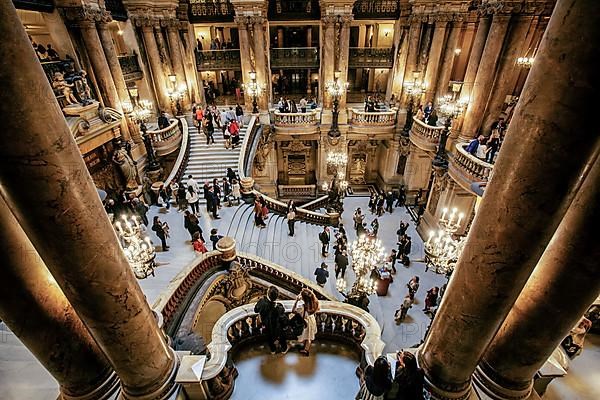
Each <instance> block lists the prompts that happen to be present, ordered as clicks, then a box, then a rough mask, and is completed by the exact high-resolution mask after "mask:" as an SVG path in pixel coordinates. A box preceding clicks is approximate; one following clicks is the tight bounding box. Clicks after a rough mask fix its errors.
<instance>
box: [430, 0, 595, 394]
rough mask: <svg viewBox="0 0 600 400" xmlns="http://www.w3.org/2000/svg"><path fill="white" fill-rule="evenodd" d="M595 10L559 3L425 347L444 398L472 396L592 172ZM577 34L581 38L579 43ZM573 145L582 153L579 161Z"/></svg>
mask: <svg viewBox="0 0 600 400" xmlns="http://www.w3.org/2000/svg"><path fill="white" fill-rule="evenodd" d="M594 7H595V6H594V5H593V2H592V1H575V2H564V1H559V2H558V3H557V5H556V8H555V10H554V14H553V16H552V18H551V20H550V24H549V26H548V29H547V31H546V34H545V36H544V39H543V40H542V44H541V46H540V50H539V52H538V55H537V59H536V63H535V64H534V65H533V67H532V69H531V72H530V73H529V78H528V79H527V83H526V85H525V88H524V90H523V94H522V96H521V101H520V102H519V104H518V105H517V107H516V109H515V112H514V116H513V118H512V122H511V124H510V126H509V128H508V132H507V135H506V138H505V141H504V143H503V145H502V152H501V153H500V155H499V156H498V160H497V161H496V163H495V165H494V177H493V178H492V180H491V181H490V183H489V184H488V185H487V188H486V194H485V196H484V197H483V199H482V201H481V205H480V206H479V210H478V212H477V215H476V216H475V220H474V221H473V225H472V227H471V230H470V232H469V235H468V237H467V242H466V245H465V250H464V251H463V253H462V255H461V257H460V259H459V260H458V264H457V266H456V269H455V271H454V274H453V275H452V278H451V280H450V284H449V286H448V290H447V291H446V294H445V295H444V297H443V299H442V302H441V304H440V307H439V310H438V312H437V315H436V317H435V319H434V321H433V324H432V326H431V330H430V333H429V336H428V337H427V339H426V341H425V344H424V345H423V347H422V349H421V350H420V352H419V357H420V360H421V365H422V367H423V368H424V371H425V374H426V377H427V380H428V382H429V384H430V385H431V386H432V387H433V388H434V391H435V392H436V393H438V394H436V397H440V396H446V395H447V396H450V397H451V398H462V397H463V396H464V395H466V393H467V392H468V387H469V381H470V376H471V373H472V372H473V371H474V369H475V366H476V364H477V363H478V361H479V360H480V359H481V356H482V355H483V353H484V351H485V349H486V348H487V346H488V345H489V343H490V342H491V340H492V339H493V337H494V335H495V334H496V332H498V329H499V328H500V326H501V324H502V322H503V321H504V319H505V317H506V316H507V315H508V313H509V311H510V310H511V307H512V306H513V305H514V303H515V301H516V300H517V298H518V296H519V294H520V293H521V291H522V288H523V287H524V286H525V283H526V282H527V279H528V278H529V276H530V274H531V272H532V271H533V269H534V268H535V266H536V264H538V260H539V259H540V257H541V256H542V254H543V252H544V250H545V248H546V247H547V246H548V243H549V242H550V239H551V238H552V236H553V235H554V233H555V231H556V229H557V227H558V225H559V223H560V222H561V220H562V219H563V216H564V215H565V213H566V211H567V209H568V208H569V206H570V204H571V202H572V200H573V198H574V196H575V193H576V192H577V190H578V189H579V188H580V185H581V184H582V182H583V180H584V178H585V175H586V174H585V169H586V167H587V168H589V164H590V161H589V160H590V157H591V155H592V154H595V153H596V152H597V151H598V148H599V147H600V143H599V139H598V136H597V135H590V134H589V126H588V125H589V124H588V120H586V119H585V118H581V112H580V111H581V110H582V109H586V108H590V109H596V108H597V107H599V106H600V99H599V98H598V96H597V94H598V90H599V89H600V76H599V75H598V73H597V71H598V65H599V63H600V60H599V58H598V52H597V49H596V47H595V46H596V45H595V44H596V43H598V42H599V41H600V25H598V23H597V20H596V18H595V17H596V14H597V13H595V11H594ZM574 35H579V40H573V37H574ZM556 54H561V55H562V57H560V58H558V57H556ZM565 76H576V77H577V79H576V80H570V79H564V77H565ZM573 149H578V150H577V151H578V154H577V157H574V156H573ZM540 166H543V168H541V167H540ZM506 177H510V179H505V178H506ZM596 184H597V181H596ZM498 204H502V205H503V206H502V207H498ZM498 221H500V222H501V223H500V224H499V223H498ZM579 239H581V240H584V239H583V238H579ZM561 240H567V239H564V238H561ZM546 300H547V299H546ZM552 301H553V302H554V301H555V299H553V300H552ZM561 301H563V304H564V305H565V307H566V304H568V303H566V302H564V299H563V300H561ZM578 306H579V305H578ZM490 310H493V312H490ZM517 311H518V310H517ZM553 324H554V323H553ZM536 338H537V336H536ZM543 343H546V344H547V343H548V342H546V341H543ZM521 351H525V349H522V350H521ZM504 356H507V357H509V355H507V354H506V353H505V354H504ZM445 392H449V393H445Z"/></svg>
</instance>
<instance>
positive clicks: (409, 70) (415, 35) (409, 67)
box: [403, 20, 422, 97]
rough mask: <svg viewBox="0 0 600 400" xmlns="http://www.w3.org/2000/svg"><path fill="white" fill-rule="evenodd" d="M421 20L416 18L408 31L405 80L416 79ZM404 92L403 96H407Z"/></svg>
mask: <svg viewBox="0 0 600 400" xmlns="http://www.w3.org/2000/svg"><path fill="white" fill-rule="evenodd" d="M421 25H422V23H421V21H420V20H414V21H412V22H411V24H410V29H409V31H408V52H407V60H406V70H405V72H404V79H403V82H412V81H414V77H413V72H416V71H417V65H418V61H419V41H420V40H421ZM405 94H406V93H405V92H403V96H404V97H406V96H405Z"/></svg>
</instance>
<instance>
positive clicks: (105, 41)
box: [98, 20, 142, 144]
mask: <svg viewBox="0 0 600 400" xmlns="http://www.w3.org/2000/svg"><path fill="white" fill-rule="evenodd" d="M107 22H108V21H106V20H105V21H102V22H101V23H99V24H98V35H99V38H100V42H101V44H102V48H103V49H104V56H105V57H106V62H107V64H108V68H109V70H110V74H111V75H112V79H113V82H114V85H115V89H116V90H117V94H118V97H119V99H120V100H121V101H125V100H129V92H128V91H127V84H126V83H125V77H124V76H123V70H121V64H120V63H119V57H118V56H117V51H116V50H115V45H114V43H113V39H112V35H111V33H110V30H109V28H108V23H107ZM121 101H120V102H119V105H118V108H117V110H119V111H120V112H123V107H122V104H121ZM111 107H113V108H115V107H114V106H111ZM123 119H124V121H123V125H125V126H126V130H125V131H123V127H121V131H122V132H124V134H123V136H124V139H125V140H129V136H131V138H132V139H133V141H134V142H135V143H138V144H139V143H142V137H141V135H140V132H139V130H138V129H137V127H136V126H135V125H134V124H132V123H131V122H130V121H129V118H128V117H127V116H124V118H123ZM129 134H130V135H129Z"/></svg>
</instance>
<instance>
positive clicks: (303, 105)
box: [300, 97, 307, 113]
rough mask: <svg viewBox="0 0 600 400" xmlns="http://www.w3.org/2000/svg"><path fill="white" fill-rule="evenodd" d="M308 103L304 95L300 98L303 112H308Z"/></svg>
mask: <svg viewBox="0 0 600 400" xmlns="http://www.w3.org/2000/svg"><path fill="white" fill-rule="evenodd" d="M306 104H307V101H306V99H305V98H304V97H302V98H301V99H300V111H301V112H303V113H305V112H306Z"/></svg>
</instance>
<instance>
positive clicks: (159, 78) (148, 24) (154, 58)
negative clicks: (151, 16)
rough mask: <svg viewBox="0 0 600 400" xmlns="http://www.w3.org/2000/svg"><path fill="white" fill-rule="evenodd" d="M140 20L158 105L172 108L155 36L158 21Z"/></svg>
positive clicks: (163, 108)
mask: <svg viewBox="0 0 600 400" xmlns="http://www.w3.org/2000/svg"><path fill="white" fill-rule="evenodd" d="M140 22H141V23H142V36H143V38H144V48H145V49H146V56H147V58H148V63H149V64H150V70H151V72H152V79H151V81H152V83H153V84H154V91H155V93H156V97H157V98H158V103H159V104H158V106H159V107H160V108H161V110H170V109H171V100H169V96H168V95H167V78H166V74H165V71H164V70H163V66H162V63H161V61H160V53H159V51H158V46H157V44H156V38H155V37H154V25H155V24H156V23H158V22H157V21H154V20H142V21H140Z"/></svg>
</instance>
